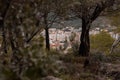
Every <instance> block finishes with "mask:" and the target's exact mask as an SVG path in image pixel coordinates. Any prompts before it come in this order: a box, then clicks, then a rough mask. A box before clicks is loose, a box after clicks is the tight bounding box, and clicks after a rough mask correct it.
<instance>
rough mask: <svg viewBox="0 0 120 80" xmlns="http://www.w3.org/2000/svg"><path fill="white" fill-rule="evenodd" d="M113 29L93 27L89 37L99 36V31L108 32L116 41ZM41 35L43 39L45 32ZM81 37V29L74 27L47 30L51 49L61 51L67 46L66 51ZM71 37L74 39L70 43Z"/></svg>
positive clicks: (116, 37)
mask: <svg viewBox="0 0 120 80" xmlns="http://www.w3.org/2000/svg"><path fill="white" fill-rule="evenodd" d="M114 29H115V27H111V26H108V27H106V28H99V27H95V28H93V29H91V30H90V32H89V34H90V35H96V34H99V33H100V31H105V32H108V33H109V34H110V35H111V37H113V38H114V39H118V37H119V36H118V33H115V32H114V31H113V30H114ZM42 35H43V36H44V37H45V31H42ZM80 35H81V28H78V29H76V28H74V27H65V28H62V29H57V28H50V29H49V38H50V47H51V48H53V49H63V48H64V47H65V46H66V45H67V49H69V48H71V46H72V42H79V40H80ZM71 37H74V39H73V40H72V41H71Z"/></svg>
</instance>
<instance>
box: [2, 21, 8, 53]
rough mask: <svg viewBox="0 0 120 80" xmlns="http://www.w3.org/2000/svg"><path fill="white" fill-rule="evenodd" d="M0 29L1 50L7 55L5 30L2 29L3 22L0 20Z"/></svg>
mask: <svg viewBox="0 0 120 80" xmlns="http://www.w3.org/2000/svg"><path fill="white" fill-rule="evenodd" d="M0 27H1V30H2V38H3V40H2V48H3V51H4V53H7V43H6V35H5V28H4V20H0Z"/></svg>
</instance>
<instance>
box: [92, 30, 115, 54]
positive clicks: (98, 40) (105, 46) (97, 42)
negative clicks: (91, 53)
mask: <svg viewBox="0 0 120 80" xmlns="http://www.w3.org/2000/svg"><path fill="white" fill-rule="evenodd" d="M90 39H91V41H90V42H91V50H97V51H101V52H108V51H109V50H110V48H111V45H112V43H113V41H114V39H113V38H112V37H111V36H110V34H108V33H107V32H104V31H102V32H100V33H99V34H96V35H91V36H90Z"/></svg>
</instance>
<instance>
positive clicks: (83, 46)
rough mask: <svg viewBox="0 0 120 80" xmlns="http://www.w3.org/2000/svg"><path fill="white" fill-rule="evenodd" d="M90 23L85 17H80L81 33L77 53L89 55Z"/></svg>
mask: <svg viewBox="0 0 120 80" xmlns="http://www.w3.org/2000/svg"><path fill="white" fill-rule="evenodd" d="M89 29H90V23H89V22H86V19H82V33H81V37H80V41H81V43H80V47H79V55H81V56H89V53H90V39H89Z"/></svg>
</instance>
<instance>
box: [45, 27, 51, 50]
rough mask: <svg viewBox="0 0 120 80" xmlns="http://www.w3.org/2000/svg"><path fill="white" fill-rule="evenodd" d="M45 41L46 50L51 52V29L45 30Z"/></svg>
mask: <svg viewBox="0 0 120 80" xmlns="http://www.w3.org/2000/svg"><path fill="white" fill-rule="evenodd" d="M45 37H46V38H45V39H46V50H48V51H49V50H50V42H49V29H48V28H46V29H45Z"/></svg>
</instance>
